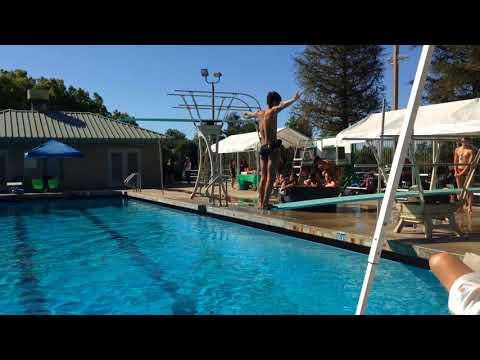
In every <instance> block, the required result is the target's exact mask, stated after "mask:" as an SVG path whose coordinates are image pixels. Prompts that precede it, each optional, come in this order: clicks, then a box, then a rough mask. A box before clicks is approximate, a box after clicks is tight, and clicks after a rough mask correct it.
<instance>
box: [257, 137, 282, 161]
mask: <svg viewBox="0 0 480 360" xmlns="http://www.w3.org/2000/svg"><path fill="white" fill-rule="evenodd" d="M281 145H282V140H277V141H276V142H274V143H273V144H265V145H262V146H261V147H260V151H259V152H258V153H259V154H260V158H261V159H262V160H265V161H266V160H268V157H269V156H270V154H271V153H272V151H274V150H275V149H278V148H279V147H280V146H281Z"/></svg>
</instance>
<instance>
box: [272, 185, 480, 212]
mask: <svg viewBox="0 0 480 360" xmlns="http://www.w3.org/2000/svg"><path fill="white" fill-rule="evenodd" d="M462 191H463V189H436V190H427V191H424V192H423V195H424V196H426V197H428V196H438V195H458V194H461V193H462ZM467 191H468V192H479V191H480V188H469V189H467ZM419 194H420V193H419V192H418V191H398V192H397V193H396V194H395V198H396V199H401V198H409V197H415V196H419ZM383 196H384V193H375V194H364V195H352V196H337V197H331V198H323V199H314V200H303V201H295V202H289V203H283V204H277V205H275V206H274V209H279V210H296V209H307V208H312V207H317V206H327V205H338V204H347V203H348V204H351V203H355V202H361V201H371V200H381V199H383Z"/></svg>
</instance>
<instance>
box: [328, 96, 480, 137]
mask: <svg viewBox="0 0 480 360" xmlns="http://www.w3.org/2000/svg"><path fill="white" fill-rule="evenodd" d="M405 111H406V110H405V109H402V110H395V111H388V112H386V113H385V129H384V134H385V135H390V136H391V135H398V134H399V133H400V128H401V126H402V123H403V118H404V116H405ZM381 124H382V113H376V114H371V115H369V116H367V117H366V118H365V119H363V120H361V121H359V122H358V123H356V124H355V125H353V126H351V127H349V128H347V129H345V130H343V131H341V132H340V133H338V135H337V137H336V139H337V143H339V142H340V141H342V140H345V139H348V138H355V139H369V138H370V139H371V138H378V137H379V136H380V131H381V130H380V129H381ZM413 134H414V135H417V136H438V137H441V136H452V135H453V136H472V135H480V99H472V100H461V101H452V102H448V103H441V104H435V105H427V106H421V107H419V108H418V113H417V117H416V119H415V126H414V130H413ZM352 142H359V141H358V140H357V141H352Z"/></svg>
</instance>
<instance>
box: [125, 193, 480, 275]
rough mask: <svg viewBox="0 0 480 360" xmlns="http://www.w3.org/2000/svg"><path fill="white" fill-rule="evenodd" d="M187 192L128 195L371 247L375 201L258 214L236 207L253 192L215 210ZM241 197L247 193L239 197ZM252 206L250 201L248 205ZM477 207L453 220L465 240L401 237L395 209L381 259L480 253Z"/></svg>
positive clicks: (415, 234) (440, 233) (419, 231)
mask: <svg viewBox="0 0 480 360" xmlns="http://www.w3.org/2000/svg"><path fill="white" fill-rule="evenodd" d="M189 190H191V189H190V188H185V187H183V188H181V189H180V190H179V189H178V188H170V189H169V190H165V191H164V192H163V193H162V191H161V190H155V189H144V190H142V191H141V192H135V191H128V196H129V197H132V198H139V199H143V200H147V201H151V202H157V203H160V204H164V205H167V206H174V207H178V208H184V209H189V210H193V211H196V212H199V213H202V214H204V215H209V216H214V217H218V218H224V219H227V220H233V221H236V222H239V223H243V224H246V225H253V226H257V227H260V228H264V229H267V230H273V231H279V232H282V233H287V234H291V235H299V236H301V237H304V238H308V239H311V240H314V241H319V242H324V243H328V244H331V245H335V246H340V247H345V248H350V249H353V250H356V251H361V252H364V253H367V252H368V250H369V247H370V245H371V237H372V234H373V231H374V228H375V224H376V214H377V211H376V206H377V202H376V201H372V202H366V203H363V204H360V206H358V205H357V206H355V205H354V204H350V205H339V206H338V207H337V210H336V211H330V212H307V211H280V210H272V211H260V210H257V209H256V208H255V207H254V206H248V202H243V204H242V203H239V201H238V199H241V198H244V197H245V196H246V198H247V199H252V200H255V198H256V193H255V192H254V191H235V190H234V191H231V190H230V189H229V196H231V201H232V202H231V203H230V205H229V207H228V208H227V207H219V206H213V205H211V204H209V203H208V201H207V199H206V198H205V197H195V198H194V199H193V200H192V199H190V196H189V194H190V193H189ZM242 193H245V194H242ZM251 205H253V201H252V204H251ZM479 212H480V208H478V207H474V210H473V215H472V216H471V217H470V218H468V217H466V216H465V215H459V216H457V221H458V223H459V226H460V228H461V229H462V231H463V233H464V235H463V236H461V237H456V236H455V235H453V234H452V233H451V232H450V231H449V230H448V229H439V228H436V229H435V230H434V233H433V239H432V240H431V241H427V240H426V239H425V238H424V234H423V226H418V227H417V228H416V229H413V228H406V229H405V230H404V232H402V233H401V234H397V233H394V232H393V227H394V225H395V223H396V221H395V220H396V216H398V214H397V212H396V210H395V211H394V213H393V220H394V221H393V222H392V223H391V224H389V225H387V231H386V238H387V241H386V245H385V248H384V250H385V252H384V256H385V257H387V258H392V259H395V260H400V261H404V262H410V263H413V264H415V265H419V266H423V267H426V266H427V260H428V258H429V257H430V256H431V255H432V254H435V253H437V252H443V251H446V252H449V253H451V254H453V255H456V256H459V257H461V256H463V255H464V254H465V252H473V253H476V254H480V217H479V216H478V215H477V214H478V213H479Z"/></svg>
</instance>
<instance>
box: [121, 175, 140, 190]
mask: <svg viewBox="0 0 480 360" xmlns="http://www.w3.org/2000/svg"><path fill="white" fill-rule="evenodd" d="M134 178H135V179H136V181H135V186H131V185H130V184H129V183H130V182H131V181H132V180H133V179H134ZM123 184H124V185H125V187H127V188H128V187H130V188H132V189H135V191H142V175H141V174H140V173H139V172H134V173H131V174H130V175H128V176H127V177H126V178H125V180H123Z"/></svg>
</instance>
